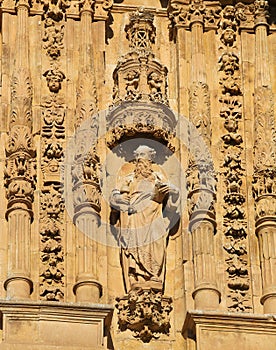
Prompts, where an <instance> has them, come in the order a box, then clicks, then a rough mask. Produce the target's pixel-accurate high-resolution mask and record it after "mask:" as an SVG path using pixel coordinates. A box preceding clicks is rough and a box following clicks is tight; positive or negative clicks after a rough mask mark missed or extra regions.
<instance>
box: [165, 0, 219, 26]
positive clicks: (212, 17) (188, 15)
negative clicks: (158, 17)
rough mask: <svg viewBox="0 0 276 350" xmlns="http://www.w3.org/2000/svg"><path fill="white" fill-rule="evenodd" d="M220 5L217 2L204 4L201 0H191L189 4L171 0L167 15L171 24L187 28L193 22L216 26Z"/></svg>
mask: <svg viewBox="0 0 276 350" xmlns="http://www.w3.org/2000/svg"><path fill="white" fill-rule="evenodd" d="M220 11H221V7H220V5H219V3H218V2H216V3H214V4H210V3H209V4H207V5H206V4H205V3H204V1H203V0H191V1H190V4H187V3H186V2H185V1H181V0H171V2H170V5H169V7H168V16H169V18H170V20H171V22H172V26H175V27H186V28H189V27H190V26H192V25H193V24H194V23H200V24H202V26H204V27H217V25H218V21H219V19H220Z"/></svg>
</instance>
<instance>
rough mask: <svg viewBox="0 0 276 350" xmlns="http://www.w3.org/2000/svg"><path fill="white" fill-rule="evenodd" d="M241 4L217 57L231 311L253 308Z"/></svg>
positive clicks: (229, 9) (224, 24) (229, 12)
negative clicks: (241, 128) (241, 123)
mask: <svg viewBox="0 0 276 350" xmlns="http://www.w3.org/2000/svg"><path fill="white" fill-rule="evenodd" d="M241 17H242V12H241V4H238V5H237V7H234V6H232V5H227V6H225V7H224V9H223V12H222V18H221V22H220V33H221V34H220V40H221V44H222V46H220V50H222V54H221V56H220V59H219V70H220V72H221V73H220V81H219V83H220V86H221V96H220V103H221V108H220V116H221V117H222V118H223V119H224V128H225V131H226V132H225V134H224V135H223V136H222V141H223V157H224V160H223V163H222V166H223V170H222V175H223V179H224V188H225V191H226V193H225V195H224V210H225V212H224V228H225V232H224V235H225V243H224V249H225V251H226V252H227V257H226V259H225V261H226V264H227V269H226V271H227V274H228V279H227V286H228V290H229V293H228V300H227V306H228V308H229V310H232V311H248V310H250V309H251V308H252V306H251V296H250V284H249V271H248V251H247V250H248V249H247V228H246V220H245V219H246V218H245V208H244V205H245V195H244V190H243V186H244V180H243V178H244V168H243V162H242V160H243V157H244V151H243V137H242V135H241V133H240V131H239V121H240V120H241V119H242V99H241V96H242V90H241V78H240V59H239V56H238V51H237V46H236V44H237V43H236V37H237V29H238V26H239V25H240V23H241V21H245V20H246V18H241Z"/></svg>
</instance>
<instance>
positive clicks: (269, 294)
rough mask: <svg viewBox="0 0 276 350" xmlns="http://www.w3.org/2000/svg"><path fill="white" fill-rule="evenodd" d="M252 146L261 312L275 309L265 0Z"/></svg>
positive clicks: (274, 136) (274, 156) (274, 139)
mask: <svg viewBox="0 0 276 350" xmlns="http://www.w3.org/2000/svg"><path fill="white" fill-rule="evenodd" d="M254 4H255V13H254V18H255V60H256V71H255V94H254V98H255V101H254V102H255V106H254V107H255V147H254V175H253V195H254V198H255V220H256V234H257V236H258V239H259V246H260V260H261V270H262V281H263V294H262V297H261V303H262V304H263V308H264V313H275V312H276V273H275V264H276V254H275V251H276V248H275V239H276V132H275V116H274V104H273V93H272V89H271V79H270V71H269V66H268V62H269V55H268V39H267V31H268V23H267V18H268V2H267V1H259V0H257V1H255V3H254Z"/></svg>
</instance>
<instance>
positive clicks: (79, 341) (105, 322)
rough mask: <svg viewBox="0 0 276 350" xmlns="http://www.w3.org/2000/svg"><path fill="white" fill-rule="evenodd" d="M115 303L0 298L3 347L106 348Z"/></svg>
mask: <svg viewBox="0 0 276 350" xmlns="http://www.w3.org/2000/svg"><path fill="white" fill-rule="evenodd" d="M112 309H113V308H112V307H111V306H109V305H104V304H100V305H99V304H86V305H84V304H81V305H80V304H74V305H73V304H71V303H70V304H69V303H61V302H60V303H54V304H53V303H52V302H31V301H29V302H14V301H13V302H10V301H0V310H1V329H2V341H1V345H0V348H1V349H3V350H19V349H26V350H55V349H58V348H59V349H68V350H83V349H94V350H99V349H107V338H106V336H107V334H108V329H109V325H110V321H111V315H112Z"/></svg>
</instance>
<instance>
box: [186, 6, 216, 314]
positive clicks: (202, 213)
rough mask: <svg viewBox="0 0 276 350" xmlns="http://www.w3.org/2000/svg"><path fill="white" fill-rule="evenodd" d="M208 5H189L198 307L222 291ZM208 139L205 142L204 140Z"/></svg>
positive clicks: (191, 173)
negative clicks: (207, 55) (206, 42)
mask: <svg viewBox="0 0 276 350" xmlns="http://www.w3.org/2000/svg"><path fill="white" fill-rule="evenodd" d="M206 13H207V9H206V6H205V4H204V3H203V1H192V2H191V4H190V6H189V17H190V28H191V39H192V40H191V42H192V47H191V87H190V101H189V102H190V122H191V124H192V125H191V126H190V129H189V145H190V151H191V152H190V159H189V169H188V171H187V173H188V179H187V183H188V190H189V193H188V199H189V204H190V208H189V214H190V231H191V233H192V241H193V259H194V269H195V290H194V292H193V297H194V300H195V308H196V309H205V310H206V309H217V308H218V305H219V302H220V293H219V291H218V289H217V284H216V271H215V257H214V234H215V232H216V221H215V210H214V202H215V200H216V195H215V192H216V174H215V172H214V169H213V166H212V159H211V157H210V153H209V152H210V146H211V125H210V119H211V116H210V93H209V88H208V85H207V84H206V65H205V53H204V45H203V31H204V20H205V16H206ZM204 143H205V144H204Z"/></svg>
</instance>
